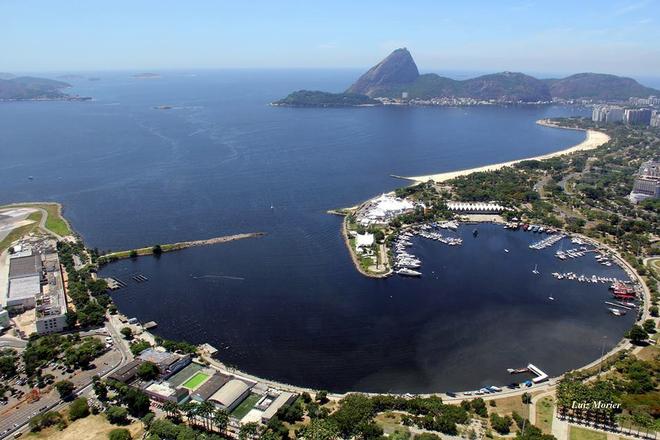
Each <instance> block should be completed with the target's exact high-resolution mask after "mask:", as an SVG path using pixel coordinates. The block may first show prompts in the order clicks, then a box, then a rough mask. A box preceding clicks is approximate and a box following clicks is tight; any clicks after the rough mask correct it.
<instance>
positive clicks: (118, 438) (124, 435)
mask: <svg viewBox="0 0 660 440" xmlns="http://www.w3.org/2000/svg"><path fill="white" fill-rule="evenodd" d="M108 440H131V432H130V431H129V430H128V429H126V428H116V429H113V430H112V431H110V433H109V434H108Z"/></svg>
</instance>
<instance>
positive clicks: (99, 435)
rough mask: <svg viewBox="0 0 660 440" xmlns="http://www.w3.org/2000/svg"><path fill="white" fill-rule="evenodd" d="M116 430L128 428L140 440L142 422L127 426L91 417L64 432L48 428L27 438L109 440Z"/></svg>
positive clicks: (103, 418)
mask: <svg viewBox="0 0 660 440" xmlns="http://www.w3.org/2000/svg"><path fill="white" fill-rule="evenodd" d="M116 428H126V429H128V430H129V431H130V432H131V437H132V438H140V437H141V436H142V432H143V428H142V423H141V422H134V423H132V424H130V425H127V426H116V425H112V424H110V423H109V422H108V421H107V420H106V418H105V417H104V416H102V415H96V416H94V415H90V416H87V417H85V418H84V419H80V420H76V421H75V422H73V423H71V424H70V425H69V426H68V427H67V428H66V429H64V430H63V431H58V430H57V428H48V429H46V430H44V431H41V432H39V433H36V434H30V435H29V436H28V437H27V438H38V439H48V440H107V439H108V434H109V433H110V431H112V430H113V429H116Z"/></svg>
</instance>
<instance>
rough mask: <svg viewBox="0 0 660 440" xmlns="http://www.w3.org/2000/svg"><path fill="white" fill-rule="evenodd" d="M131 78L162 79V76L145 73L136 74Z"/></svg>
mask: <svg viewBox="0 0 660 440" xmlns="http://www.w3.org/2000/svg"><path fill="white" fill-rule="evenodd" d="M131 77H132V78H135V79H158V78H160V75H159V74H157V73H150V72H145V73H136V74H135V75H132V76H131Z"/></svg>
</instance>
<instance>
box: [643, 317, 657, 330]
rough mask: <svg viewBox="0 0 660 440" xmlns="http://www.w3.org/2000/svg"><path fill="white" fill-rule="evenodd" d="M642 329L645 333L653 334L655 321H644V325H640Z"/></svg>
mask: <svg viewBox="0 0 660 440" xmlns="http://www.w3.org/2000/svg"><path fill="white" fill-rule="evenodd" d="M642 328H644V331H646V332H647V333H655V321H654V320H652V319H647V320H646V321H644V324H642Z"/></svg>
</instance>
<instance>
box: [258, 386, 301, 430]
mask: <svg viewBox="0 0 660 440" xmlns="http://www.w3.org/2000/svg"><path fill="white" fill-rule="evenodd" d="M297 397H298V396H297V395H296V394H294V393H289V392H286V391H282V392H279V391H273V390H268V392H267V393H266V395H264V396H263V397H262V398H261V399H260V400H259V401H258V402H257V404H256V405H255V408H256V409H259V410H262V411H263V414H261V422H262V423H263V424H267V423H268V422H270V419H272V418H273V417H275V415H276V414H277V411H279V409H280V408H282V407H283V406H285V405H289V404H291V403H293V401H294V400H296V398H297Z"/></svg>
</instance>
